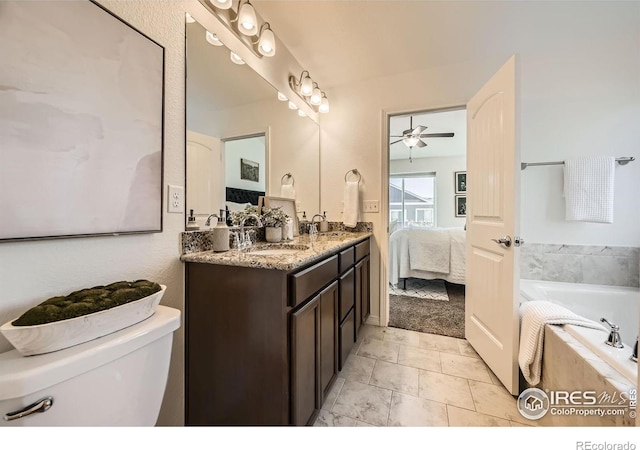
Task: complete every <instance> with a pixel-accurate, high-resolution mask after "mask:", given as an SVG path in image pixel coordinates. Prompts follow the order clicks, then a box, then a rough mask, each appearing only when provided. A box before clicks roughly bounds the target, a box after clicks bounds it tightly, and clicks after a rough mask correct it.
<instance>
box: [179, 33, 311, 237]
mask: <svg viewBox="0 0 640 450" xmlns="http://www.w3.org/2000/svg"><path fill="white" fill-rule="evenodd" d="M210 41H212V40H211V38H210V37H209V39H207V30H206V29H205V28H204V27H203V26H202V25H201V24H200V23H198V22H192V23H187V24H186V76H187V80H186V86H187V108H186V125H187V145H186V172H187V173H186V176H187V189H186V210H187V214H189V212H190V210H193V212H194V215H195V217H196V220H197V223H198V225H200V227H201V229H203V228H204V222H205V220H206V218H207V217H208V216H209V214H212V213H218V210H220V209H225V207H227V206H229V209H230V210H233V209H234V208H242V207H243V204H244V203H246V202H247V201H248V202H252V201H251V200H250V199H251V198H252V197H253V196H254V195H255V193H262V194H261V195H265V194H266V195H272V196H280V195H281V182H284V183H291V180H290V179H289V178H286V179H285V180H284V181H283V177H284V175H285V174H287V173H290V174H291V175H292V176H293V178H294V180H295V196H296V200H297V202H298V205H299V213H298V215H299V217H301V215H302V211H303V210H304V211H306V212H307V214H308V215H309V214H311V215H313V214H315V213H317V212H319V210H320V199H319V192H320V186H319V183H320V173H319V172H320V166H319V151H320V150H319V144H320V143H319V139H320V137H319V129H318V125H317V124H316V123H315V122H313V121H312V120H310V119H309V118H307V117H300V116H298V114H297V113H296V111H292V110H290V109H289V108H288V104H287V102H281V101H279V100H278V98H277V91H276V90H275V89H274V88H273V87H272V86H271V85H270V84H269V83H267V81H265V80H264V79H263V78H262V77H261V76H260V75H259V74H257V73H256V72H255V71H254V70H253V69H252V68H251V67H249V66H248V65H246V64H236V63H234V62H232V60H231V52H230V51H229V49H228V48H227V47H225V46H223V45H221V46H218V45H213V44H212V43H210ZM245 191H246V192H245ZM245 194H246V195H245Z"/></svg>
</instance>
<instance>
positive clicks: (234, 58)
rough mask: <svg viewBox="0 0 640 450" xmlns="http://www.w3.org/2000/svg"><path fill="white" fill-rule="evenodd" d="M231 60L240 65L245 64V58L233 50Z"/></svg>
mask: <svg viewBox="0 0 640 450" xmlns="http://www.w3.org/2000/svg"><path fill="white" fill-rule="evenodd" d="M231 62H232V63H234V64H238V65H242V64H244V60H243V59H242V58H240V57H239V56H238V55H236V54H235V53H233V52H231Z"/></svg>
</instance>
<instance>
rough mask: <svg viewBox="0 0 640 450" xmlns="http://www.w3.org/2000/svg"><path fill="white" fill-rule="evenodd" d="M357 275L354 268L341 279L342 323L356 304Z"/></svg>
mask: <svg viewBox="0 0 640 450" xmlns="http://www.w3.org/2000/svg"><path fill="white" fill-rule="evenodd" d="M355 287H356V284H355V273H354V269H353V267H352V268H351V269H349V270H348V271H347V273H345V274H344V275H342V276H341V277H340V303H339V305H340V322H342V321H343V320H344V319H345V317H347V314H349V311H351V308H353V304H354V303H355Z"/></svg>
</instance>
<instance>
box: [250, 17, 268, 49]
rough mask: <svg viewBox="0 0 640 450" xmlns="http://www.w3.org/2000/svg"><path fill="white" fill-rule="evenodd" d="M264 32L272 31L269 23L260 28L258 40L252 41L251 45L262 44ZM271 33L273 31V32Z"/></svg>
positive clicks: (257, 35)
mask: <svg viewBox="0 0 640 450" xmlns="http://www.w3.org/2000/svg"><path fill="white" fill-rule="evenodd" d="M264 30H271V24H270V23H269V22H265V23H263V24H262V25H261V26H260V30H259V31H258V34H256V39H255V40H254V41H251V43H252V44H253V45H255V44H257V43H258V42H260V36H262V32H263V31H264ZM271 31H273V30H271Z"/></svg>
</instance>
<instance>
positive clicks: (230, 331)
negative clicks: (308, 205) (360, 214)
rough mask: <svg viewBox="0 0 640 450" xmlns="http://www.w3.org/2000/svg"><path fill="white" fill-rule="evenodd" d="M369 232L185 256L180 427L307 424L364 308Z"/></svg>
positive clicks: (328, 386) (331, 234)
mask: <svg viewBox="0 0 640 450" xmlns="http://www.w3.org/2000/svg"><path fill="white" fill-rule="evenodd" d="M370 236H371V233H370V232H358V233H350V232H329V233H323V234H319V235H318V236H317V237H310V236H309V235H302V236H300V237H298V238H297V239H295V240H294V241H293V242H291V243H290V244H287V245H283V244H274V245H270V246H268V245H262V246H256V247H255V248H254V249H253V251H249V252H243V253H239V252H237V251H230V252H226V253H213V252H211V251H205V252H196V253H191V254H185V255H183V256H182V260H183V261H184V262H185V263H186V305H185V313H186V315H185V330H186V334H185V339H186V355H185V357H186V362H185V367H186V379H185V383H186V392H185V402H186V405H185V408H186V417H185V423H186V424H187V425H308V424H312V423H313V421H314V420H315V418H316V416H317V414H318V412H319V410H320V406H321V405H322V403H323V401H324V399H325V398H326V396H327V394H328V392H329V390H330V389H331V386H332V384H333V382H334V381H335V378H336V375H337V373H338V371H339V370H340V369H341V368H342V365H343V364H344V362H345V360H346V358H347V356H348V354H349V352H350V350H351V348H352V347H353V345H354V342H355V341H356V338H357V334H358V330H359V329H360V327H361V325H362V324H363V323H364V321H365V320H366V318H367V316H368V315H369V303H370V298H369V245H370V242H369V241H370Z"/></svg>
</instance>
